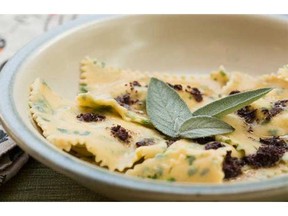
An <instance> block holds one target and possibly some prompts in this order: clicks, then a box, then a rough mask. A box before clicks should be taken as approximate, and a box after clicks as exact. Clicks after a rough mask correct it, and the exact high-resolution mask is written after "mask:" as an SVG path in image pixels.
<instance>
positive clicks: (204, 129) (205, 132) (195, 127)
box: [179, 116, 234, 139]
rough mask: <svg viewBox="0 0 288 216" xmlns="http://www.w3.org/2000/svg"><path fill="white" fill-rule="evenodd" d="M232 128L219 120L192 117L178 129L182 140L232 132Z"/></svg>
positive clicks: (206, 117)
mask: <svg viewBox="0 0 288 216" xmlns="http://www.w3.org/2000/svg"><path fill="white" fill-rule="evenodd" d="M233 131H234V128H233V127H232V126H230V125H229V124H227V123H226V122H224V121H221V120H220V119H217V118H214V117H210V116H192V117H191V118H189V119H188V120H186V121H185V122H184V123H183V124H182V125H181V127H180V129H179V135H180V137H182V138H191V139H194V138H200V137H208V136H213V135H218V134H225V133H230V132H233Z"/></svg>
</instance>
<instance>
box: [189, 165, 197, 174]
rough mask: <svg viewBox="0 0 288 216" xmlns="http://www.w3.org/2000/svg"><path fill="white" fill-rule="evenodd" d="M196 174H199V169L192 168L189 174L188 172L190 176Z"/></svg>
mask: <svg viewBox="0 0 288 216" xmlns="http://www.w3.org/2000/svg"><path fill="white" fill-rule="evenodd" d="M195 173H197V169H196V168H195V167H191V168H189V169H188V172H187V174H188V176H192V175H194V174H195Z"/></svg>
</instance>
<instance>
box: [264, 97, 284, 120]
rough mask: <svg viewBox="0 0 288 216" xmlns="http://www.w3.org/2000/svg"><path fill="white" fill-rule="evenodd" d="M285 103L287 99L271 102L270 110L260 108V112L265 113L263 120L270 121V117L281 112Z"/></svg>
mask: <svg viewBox="0 0 288 216" xmlns="http://www.w3.org/2000/svg"><path fill="white" fill-rule="evenodd" d="M287 103H288V100H279V101H276V102H275V103H274V104H273V106H272V109H270V110H268V109H262V110H261V112H262V113H263V114H264V115H265V120H266V121H270V120H271V119H272V117H274V116H276V115H277V114H279V113H280V112H282V111H283V110H284V108H285V107H286V106H287Z"/></svg>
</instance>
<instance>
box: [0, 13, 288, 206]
mask: <svg viewBox="0 0 288 216" xmlns="http://www.w3.org/2000/svg"><path fill="white" fill-rule="evenodd" d="M287 50H288V21H287V18H286V17H285V16H255V15H233V16H232V15H171V16H168V15H153V16H145V15H142V16H108V17H106V16H104V17H103V16H100V17H99V16H89V17H86V18H84V19H80V20H78V21H75V22H71V23H69V24H66V25H64V26H62V27H60V28H58V29H55V30H54V31H52V32H48V33H47V34H44V35H43V36H41V37H39V38H37V39H35V40H33V41H32V42H31V43H29V44H28V45H27V46H25V47H24V48H23V49H22V50H20V51H19V52H18V53H17V54H16V55H15V56H14V57H13V58H12V59H11V60H10V61H9V62H8V64H7V65H6V66H5V68H4V70H3V71H2V73H1V78H0V79H1V81H0V98H1V103H0V111H1V120H2V123H3V125H4V126H5V129H6V130H7V132H8V133H9V134H10V136H11V137H12V138H13V139H15V141H16V142H17V143H18V144H19V146H20V147H21V148H23V149H24V150H25V151H27V152H28V153H29V154H30V155H31V156H32V157H34V158H36V159H37V160H39V161H40V162H42V163H44V164H45V165H47V166H49V167H51V168H52V169H54V170H56V171H58V172H60V173H63V174H64V175H67V176H69V177H71V178H72V179H74V180H76V181H77V182H79V183H81V184H82V185H84V186H86V187H87V188H90V189H91V190H94V191H97V192H98V193H102V194H103V195H105V196H107V197H110V198H113V199H118V200H197V201H200V200H277V199H282V200H283V199H288V176H282V177H274V178H271V179H268V180H263V181H261V182H246V183H231V184H222V185H219V184H218V185H215V184H208V185H204V184H183V183H182V184H181V183H175V184H171V183H165V182H157V181H153V180H142V179H137V178H132V177H127V176H125V175H121V174H117V173H113V172H110V171H107V170H105V169H102V168H100V167H97V166H93V165H91V164H88V163H86V162H83V161H81V160H79V159H77V158H75V157H73V156H71V155H69V154H67V153H65V152H62V151H60V150H58V149H57V148H56V147H54V146H53V145H51V144H49V143H48V142H47V141H46V140H45V139H44V138H43V137H42V136H41V134H40V133H39V132H38V130H37V129H36V128H35V127H34V126H33V124H32V121H31V117H30V115H29V110H28V95H29V86H30V84H31V83H32V82H33V80H34V79H35V78H37V77H41V78H43V79H45V80H46V81H47V83H49V85H50V86H51V87H52V88H53V89H55V91H56V92H59V93H60V94H61V95H62V96H63V97H66V98H70V99H74V97H75V95H76V93H77V82H78V79H79V62H80V60H81V59H82V58H83V57H85V56H91V57H96V58H98V59H101V60H103V61H105V62H106V64H108V65H112V66H115V67H121V68H130V69H135V70H136V69H139V70H143V71H147V70H148V71H160V72H161V71H165V72H171V73H176V72H181V73H208V72H210V71H211V70H214V69H217V68H218V67H219V66H220V65H224V66H225V67H226V69H227V70H228V71H233V70H238V71H242V72H246V73H250V74H255V75H256V74H263V73H270V72H275V71H276V70H277V69H278V68H279V67H281V66H283V65H284V64H287V63H288V51H287Z"/></svg>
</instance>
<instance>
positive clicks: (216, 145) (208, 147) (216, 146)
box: [205, 141, 225, 150]
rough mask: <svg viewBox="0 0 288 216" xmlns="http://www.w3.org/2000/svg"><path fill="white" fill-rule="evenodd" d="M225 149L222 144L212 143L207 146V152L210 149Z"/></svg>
mask: <svg viewBox="0 0 288 216" xmlns="http://www.w3.org/2000/svg"><path fill="white" fill-rule="evenodd" d="M222 147H225V145H223V144H222V143H221V142H217V141H215V142H211V143H207V144H206V145H205V150H210V149H215V150H216V149H218V148H222Z"/></svg>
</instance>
